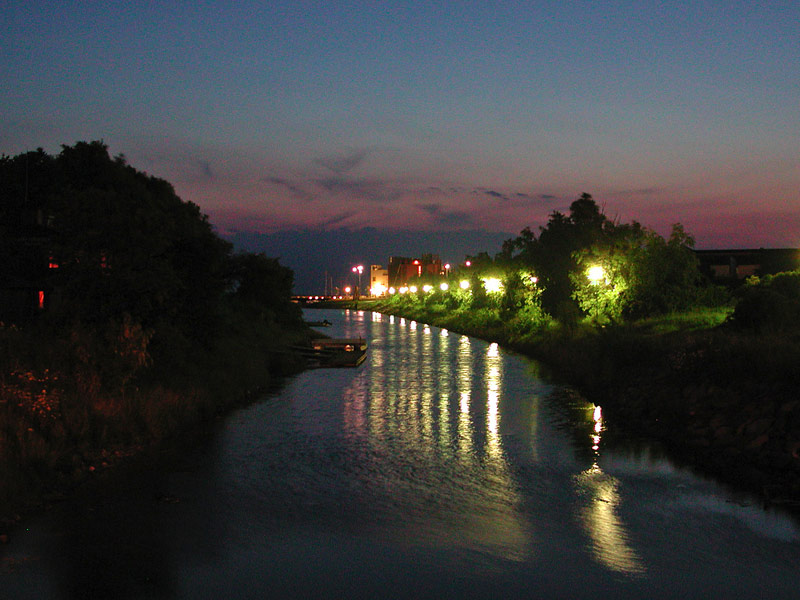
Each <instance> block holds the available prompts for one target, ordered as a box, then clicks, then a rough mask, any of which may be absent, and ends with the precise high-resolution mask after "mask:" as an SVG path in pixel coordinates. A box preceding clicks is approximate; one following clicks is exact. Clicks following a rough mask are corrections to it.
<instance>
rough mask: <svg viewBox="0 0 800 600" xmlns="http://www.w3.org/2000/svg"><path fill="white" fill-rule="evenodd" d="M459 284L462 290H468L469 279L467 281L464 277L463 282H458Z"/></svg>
mask: <svg viewBox="0 0 800 600" xmlns="http://www.w3.org/2000/svg"><path fill="white" fill-rule="evenodd" d="M458 286H459V287H460V288H461V289H462V290H468V289H469V281H467V280H466V279H462V280H461V283H459V284H458Z"/></svg>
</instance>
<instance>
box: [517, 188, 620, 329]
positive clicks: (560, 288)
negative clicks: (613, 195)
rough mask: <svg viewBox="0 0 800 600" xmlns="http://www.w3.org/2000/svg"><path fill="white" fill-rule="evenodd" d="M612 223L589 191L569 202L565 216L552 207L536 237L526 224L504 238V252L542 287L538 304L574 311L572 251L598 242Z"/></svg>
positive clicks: (558, 312)
mask: <svg viewBox="0 0 800 600" xmlns="http://www.w3.org/2000/svg"><path fill="white" fill-rule="evenodd" d="M610 230H613V223H612V222H611V221H609V220H608V219H607V218H606V217H605V215H603V213H602V211H601V210H600V208H599V207H598V206H597V203H596V202H595V201H594V199H593V198H592V196H591V195H590V194H586V193H584V194H582V195H581V197H580V198H578V199H577V200H575V201H574V202H573V203H572V204H571V205H570V211H569V216H567V215H564V214H563V213H561V212H558V211H554V212H553V213H552V214H551V215H550V218H549V220H548V222H547V225H546V226H544V227H540V228H539V235H538V237H537V236H536V235H534V234H533V232H532V231H531V230H530V228H525V229H523V230H522V232H521V233H520V236H519V237H517V238H516V239H514V240H508V241H507V242H506V243H505V244H504V247H503V252H504V254H505V255H506V256H508V255H511V257H512V258H513V259H514V260H515V261H518V262H519V263H521V264H522V265H525V266H527V267H530V268H532V269H533V270H534V271H535V272H536V273H537V275H538V277H539V278H540V282H541V285H542V288H543V291H542V306H543V308H544V309H545V310H547V312H549V313H550V314H553V315H555V316H559V315H561V314H571V313H572V312H574V310H575V307H574V300H573V298H572V291H573V290H572V280H571V276H572V275H574V274H575V273H576V271H577V270H578V264H577V260H576V255H575V253H576V252H580V251H581V250H585V249H586V248H588V247H590V246H591V245H592V244H595V243H598V242H599V241H601V240H602V239H604V237H605V236H607V234H608V232H609V231H610Z"/></svg>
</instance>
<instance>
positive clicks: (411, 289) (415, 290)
mask: <svg viewBox="0 0 800 600" xmlns="http://www.w3.org/2000/svg"><path fill="white" fill-rule="evenodd" d="M408 291H409V292H411V293H412V294H416V293H417V286H415V285H412V286H411V287H410V288H408Z"/></svg>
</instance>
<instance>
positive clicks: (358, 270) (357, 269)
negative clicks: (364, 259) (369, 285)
mask: <svg viewBox="0 0 800 600" xmlns="http://www.w3.org/2000/svg"><path fill="white" fill-rule="evenodd" d="M352 270H353V273H358V287H357V288H356V296H360V295H361V274H362V273H363V272H364V265H358V266H355V267H353V269H352ZM356 300H358V298H356Z"/></svg>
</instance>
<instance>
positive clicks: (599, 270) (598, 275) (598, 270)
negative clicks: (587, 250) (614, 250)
mask: <svg viewBox="0 0 800 600" xmlns="http://www.w3.org/2000/svg"><path fill="white" fill-rule="evenodd" d="M586 276H587V277H588V278H589V283H591V284H592V286H593V287H594V318H595V319H596V320H598V321H599V319H600V289H599V284H600V282H601V281H603V280H605V278H606V272H605V271H604V270H603V267H601V266H600V265H594V266H593V267H589V270H588V271H587V272H586Z"/></svg>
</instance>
